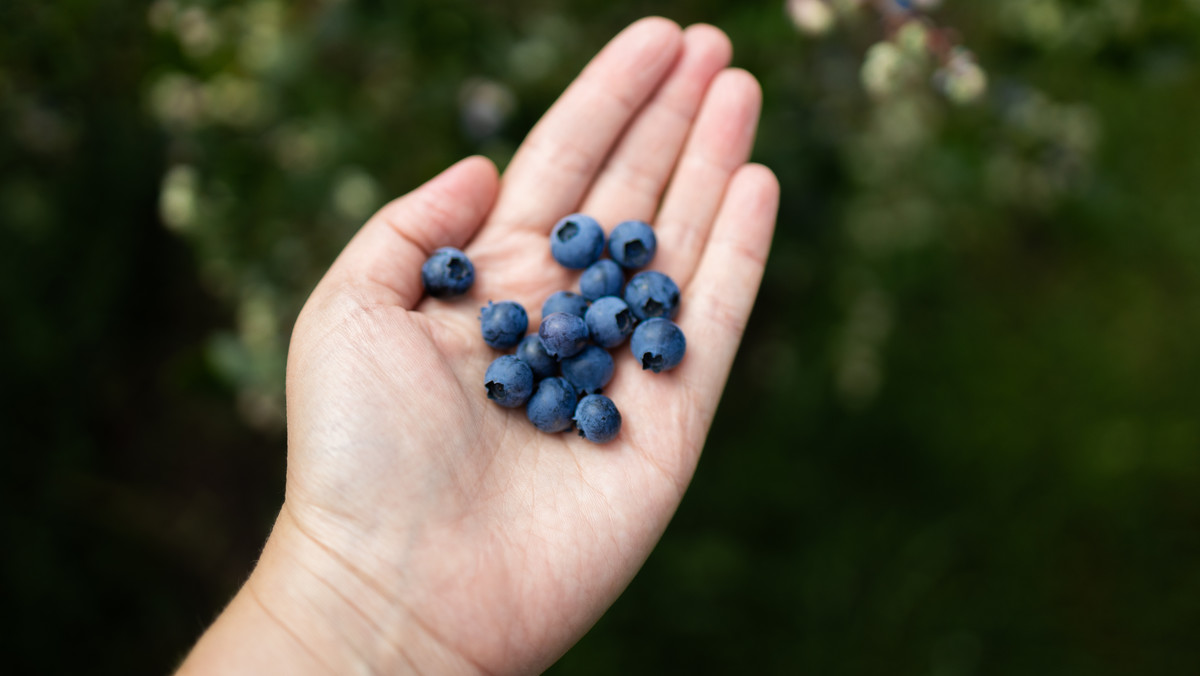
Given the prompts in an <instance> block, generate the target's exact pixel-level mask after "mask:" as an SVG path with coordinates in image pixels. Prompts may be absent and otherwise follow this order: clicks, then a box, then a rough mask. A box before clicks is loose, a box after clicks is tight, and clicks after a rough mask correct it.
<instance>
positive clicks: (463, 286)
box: [421, 246, 475, 298]
mask: <svg viewBox="0 0 1200 676" xmlns="http://www.w3.org/2000/svg"><path fill="white" fill-rule="evenodd" d="M473 283H475V266H474V265H471V261H470V259H468V258H467V255H466V254H465V253H463V252H461V251H459V250H458V249H455V248H454V247H450V246H444V247H442V248H440V249H438V250H437V251H434V252H433V255H432V256H430V257H429V259H428V260H426V261H425V263H424V264H423V265H421V284H422V285H424V287H425V292H426V293H428V294H429V295H430V296H433V297H434V298H449V297H451V296H459V295H462V294H464V293H466V292H467V289H470V288H471V284H473Z"/></svg>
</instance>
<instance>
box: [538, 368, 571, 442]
mask: <svg viewBox="0 0 1200 676" xmlns="http://www.w3.org/2000/svg"><path fill="white" fill-rule="evenodd" d="M576 402H577V399H576V397H575V388H574V387H571V383H568V382H567V381H566V380H565V379H563V378H546V379H545V380H543V381H542V382H540V383H538V385H537V389H536V390H535V391H534V393H533V396H532V397H530V398H529V403H528V404H526V406H525V417H527V418H529V422H531V423H533V425H534V427H536V428H538V429H539V430H541V431H543V432H549V433H551V434H553V433H555V432H562V431H563V430H565V429H567V428H569V427H570V426H571V416H572V414H574V412H575V404H576Z"/></svg>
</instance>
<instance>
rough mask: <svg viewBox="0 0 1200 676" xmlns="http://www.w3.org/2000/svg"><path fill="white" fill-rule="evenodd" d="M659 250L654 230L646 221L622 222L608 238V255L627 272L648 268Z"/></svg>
mask: <svg viewBox="0 0 1200 676" xmlns="http://www.w3.org/2000/svg"><path fill="white" fill-rule="evenodd" d="M657 250H658V239H657V238H656V237H655V236H654V229H653V228H651V227H650V224H648V223H646V222H645V221H622V222H621V223H618V224H617V227H615V228H613V231H612V234H611V235H609V237H608V255H610V256H612V259H613V260H614V261H616V262H617V264H618V265H620V266H621V267H623V268H625V269H626V270H636V269H638V268H644V267H646V265H648V264H649V263H650V261H651V260H652V259H653V258H654V253H655V252H656V251H657Z"/></svg>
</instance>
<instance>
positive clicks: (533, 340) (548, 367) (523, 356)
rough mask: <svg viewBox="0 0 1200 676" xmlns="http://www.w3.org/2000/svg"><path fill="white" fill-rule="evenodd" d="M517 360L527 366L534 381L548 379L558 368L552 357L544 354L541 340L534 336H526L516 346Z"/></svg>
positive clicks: (544, 350) (544, 349)
mask: <svg viewBox="0 0 1200 676" xmlns="http://www.w3.org/2000/svg"><path fill="white" fill-rule="evenodd" d="M517 358H518V359H520V360H521V361H523V362H525V363H526V364H529V368H530V369H531V370H532V371H533V379H534V380H541V379H542V378H549V377H550V376H552V375H554V371H555V370H556V367H557V366H558V362H556V361H554V357H551V356H550V355H549V354H548V353H547V352H546V348H545V347H542V339H541V338H538V337H537V336H535V335H528V336H525V337H524V338H522V339H521V344H520V345H517Z"/></svg>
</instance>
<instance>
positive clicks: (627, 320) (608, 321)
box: [583, 296, 637, 349]
mask: <svg viewBox="0 0 1200 676" xmlns="http://www.w3.org/2000/svg"><path fill="white" fill-rule="evenodd" d="M583 319H584V321H585V322H587V325H588V331H589V332H590V333H591V334H592V340H594V341H596V344H597V345H599V346H600V347H604V348H609V349H611V348H614V347H616V346H618V345H620V344H621V343H622V342H624V340H625V338H626V337H628V336H629V334H631V333H633V327H634V324H636V323H637V319H635V318H634V316H633V313H632V312H630V311H629V306H628V305H626V304H625V301H623V300H621V299H620V298H617V297H616V296H605V297H603V298H597V299H596V302H595V303H592V306H591V307H589V308H588V311H587V314H585V315H584V316H583Z"/></svg>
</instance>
